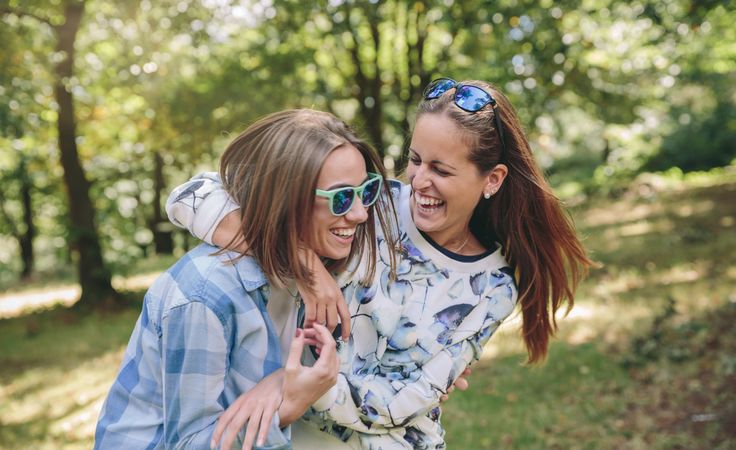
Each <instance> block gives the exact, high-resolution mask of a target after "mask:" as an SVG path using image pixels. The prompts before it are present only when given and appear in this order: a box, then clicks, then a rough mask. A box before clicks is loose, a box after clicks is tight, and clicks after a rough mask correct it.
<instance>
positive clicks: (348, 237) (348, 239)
mask: <svg viewBox="0 0 736 450" xmlns="http://www.w3.org/2000/svg"><path fill="white" fill-rule="evenodd" d="M337 230H338V229H331V230H330V234H331V235H332V236H333V237H334V238H335V239H337V240H338V241H339V242H341V243H343V244H350V243H352V242H353V239H355V228H352V229H345V228H341V229H339V230H345V231H346V232H343V233H341V234H338V233H336V232H335V231H337Z"/></svg>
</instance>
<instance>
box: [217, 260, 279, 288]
mask: <svg viewBox="0 0 736 450" xmlns="http://www.w3.org/2000/svg"><path fill="white" fill-rule="evenodd" d="M225 255H227V257H229V258H230V259H231V261H232V260H234V259H236V258H238V257H239V256H240V254H238V253H236V252H226V253H225ZM234 265H235V270H236V271H237V272H238V276H239V277H240V281H242V283H243V287H244V288H245V290H246V291H254V290H256V289H258V288H260V287H262V286H263V285H265V284H268V279H267V278H266V274H265V273H263V270H262V269H261V266H260V265H259V264H258V262H257V261H256V260H255V258H253V257H252V256H244V257H242V258H240V259H238V260H237V261H235V263H234Z"/></svg>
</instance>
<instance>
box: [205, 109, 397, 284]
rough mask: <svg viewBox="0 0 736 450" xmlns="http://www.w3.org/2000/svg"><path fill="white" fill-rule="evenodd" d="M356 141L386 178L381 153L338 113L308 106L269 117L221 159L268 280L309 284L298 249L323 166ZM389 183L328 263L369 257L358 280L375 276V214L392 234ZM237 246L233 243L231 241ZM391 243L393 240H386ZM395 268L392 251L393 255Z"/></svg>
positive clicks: (369, 165)
mask: <svg viewBox="0 0 736 450" xmlns="http://www.w3.org/2000/svg"><path fill="white" fill-rule="evenodd" d="M345 145H352V146H354V147H355V148H356V149H357V150H358V151H359V152H360V153H361V155H362V156H363V159H364V161H365V165H366V170H367V171H368V172H374V173H378V174H381V175H382V176H383V177H384V178H385V177H386V171H385V169H384V167H383V164H382V163H381V159H380V158H379V156H378V154H377V152H376V151H375V150H374V149H373V148H372V147H371V146H370V145H368V144H367V143H365V142H364V141H363V140H361V139H359V138H358V137H357V136H356V134H355V133H354V132H353V131H352V130H351V129H350V127H348V125H347V124H345V123H344V122H343V121H341V120H340V119H338V118H336V117H335V116H333V115H332V114H329V113H326V112H321V111H315V110H310V109H296V110H287V111H281V112H277V113H274V114H270V115H268V116H265V117H263V118H261V119H259V120H258V121H256V122H255V123H253V124H252V125H251V126H249V127H248V128H247V129H246V130H245V131H244V132H243V133H241V134H240V135H239V136H238V137H237V138H235V139H234V140H233V141H232V142H231V143H230V145H228V147H227V149H226V150H225V152H224V153H223V155H222V158H221V160H220V176H221V178H222V181H223V184H224V186H225V189H226V190H227V192H228V193H229V194H230V196H231V197H232V198H233V199H234V200H235V201H236V202H237V203H238V204H239V205H240V213H241V223H242V225H241V233H242V236H241V237H240V239H242V240H243V241H245V242H247V243H248V248H249V250H248V254H249V255H251V256H253V257H254V258H255V259H256V261H257V262H258V263H259V264H260V266H261V269H262V270H263V272H264V274H265V275H266V277H267V278H268V280H269V282H270V283H272V284H274V285H276V286H283V284H284V283H285V282H286V280H288V279H295V280H296V281H299V282H306V283H307V284H308V285H311V273H310V271H309V269H308V267H306V266H305V265H304V264H303V263H301V262H300V260H299V254H298V251H299V248H300V246H304V245H305V244H304V242H303V238H304V237H305V236H306V233H307V232H308V231H309V228H310V224H311V217H312V211H313V208H314V202H315V189H316V188H317V180H318V177H319V173H320V169H321V168H322V165H323V164H324V162H325V160H326V159H327V157H328V155H329V154H330V153H331V152H332V151H333V150H335V149H337V148H339V147H342V146H345ZM386 184H387V183H383V186H384V187H383V188H382V189H383V191H384V192H383V193H382V195H381V196H380V197H379V199H378V201H377V202H376V203H375V204H374V206H373V207H372V208H369V210H368V220H367V221H366V222H365V223H363V224H360V225H359V226H358V229H357V230H356V233H355V239H354V241H353V245H352V248H351V250H350V254H349V256H348V257H347V258H346V259H345V260H340V261H329V262H328V264H327V266H328V269H330V270H333V271H339V270H342V269H345V268H346V267H348V266H350V267H357V266H358V264H351V263H352V262H354V261H358V260H361V259H362V258H366V262H367V264H366V265H365V266H364V267H366V268H367V270H366V271H365V272H364V273H363V274H362V275H363V278H362V279H361V280H360V281H361V282H365V283H370V282H371V280H372V279H373V276H374V274H375V266H376V259H377V250H376V229H375V227H376V220H375V219H376V217H377V218H378V221H377V222H378V224H379V226H380V227H381V228H382V230H383V233H384V235H385V236H386V239H388V240H392V239H393V235H394V232H393V229H394V225H393V223H394V222H395V220H396V219H395V217H396V214H395V212H394V211H395V210H394V206H393V202H392V200H391V195H390V193H388V190H387V187H386ZM231 244H232V243H231ZM389 248H393V245H391V246H389ZM390 259H391V261H390V265H391V267H392V268H394V267H395V265H396V264H395V256H394V255H393V254H392V255H391V256H390Z"/></svg>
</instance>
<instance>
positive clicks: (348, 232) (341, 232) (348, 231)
mask: <svg viewBox="0 0 736 450" xmlns="http://www.w3.org/2000/svg"><path fill="white" fill-rule="evenodd" d="M330 232H332V234H334V235H337V236H343V237H350V236H352V235H354V234H355V228H333V229H332V230H330Z"/></svg>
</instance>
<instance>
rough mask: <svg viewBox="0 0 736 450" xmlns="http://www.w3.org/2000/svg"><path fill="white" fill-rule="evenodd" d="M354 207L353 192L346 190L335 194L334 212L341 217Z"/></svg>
mask: <svg viewBox="0 0 736 450" xmlns="http://www.w3.org/2000/svg"><path fill="white" fill-rule="evenodd" d="M351 206H353V190H352V189H345V190H342V191H338V192H336V193H335V196H334V197H333V198H332V212H333V213H335V214H337V215H341V214H345V213H346V212H348V211H349V210H350V207H351Z"/></svg>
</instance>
